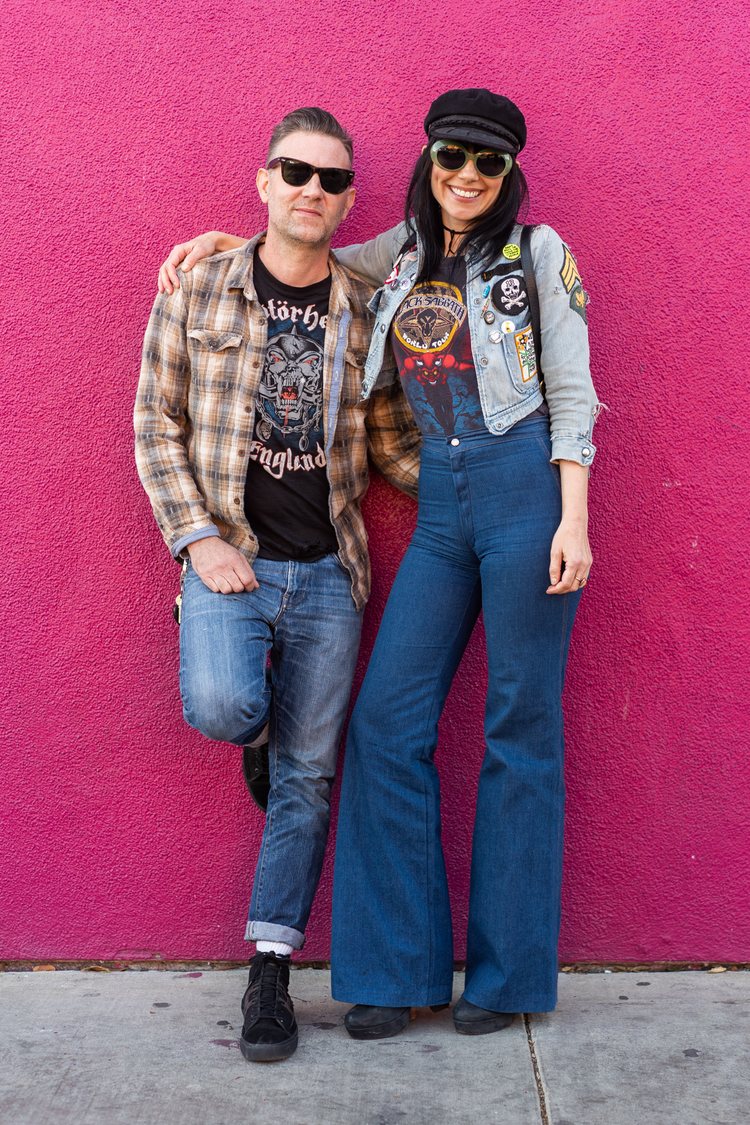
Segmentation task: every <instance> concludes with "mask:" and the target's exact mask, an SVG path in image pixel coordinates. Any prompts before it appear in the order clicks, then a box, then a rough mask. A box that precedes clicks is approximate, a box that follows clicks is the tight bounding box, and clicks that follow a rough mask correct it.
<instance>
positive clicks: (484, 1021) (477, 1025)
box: [453, 996, 515, 1035]
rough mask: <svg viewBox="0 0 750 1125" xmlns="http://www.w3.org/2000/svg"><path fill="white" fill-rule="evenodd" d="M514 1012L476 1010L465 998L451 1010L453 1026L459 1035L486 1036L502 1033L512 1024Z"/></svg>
mask: <svg viewBox="0 0 750 1125" xmlns="http://www.w3.org/2000/svg"><path fill="white" fill-rule="evenodd" d="M514 1015H515V1012H490V1011H488V1010H487V1009H486V1008H478V1007H477V1006H476V1004H472V1003H471V1002H470V1001H469V1000H467V999H466V997H465V996H462V997H461V999H460V1000H459V1001H458V1003H457V1004H456V1006H455V1008H454V1009H453V1025H454V1027H455V1029H456V1031H457V1032H458V1034H459V1035H488V1034H489V1033H490V1032H491V1031H502V1030H503V1028H504V1027H510V1025H511V1024H512V1023H513V1017H514Z"/></svg>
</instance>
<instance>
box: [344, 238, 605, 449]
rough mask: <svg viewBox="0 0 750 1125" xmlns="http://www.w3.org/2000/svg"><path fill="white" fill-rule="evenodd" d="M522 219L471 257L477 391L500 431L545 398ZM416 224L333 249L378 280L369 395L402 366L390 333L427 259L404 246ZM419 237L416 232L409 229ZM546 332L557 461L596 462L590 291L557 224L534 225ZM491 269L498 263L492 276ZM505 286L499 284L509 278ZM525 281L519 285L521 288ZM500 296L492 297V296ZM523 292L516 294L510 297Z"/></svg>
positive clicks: (365, 387)
mask: <svg viewBox="0 0 750 1125" xmlns="http://www.w3.org/2000/svg"><path fill="white" fill-rule="evenodd" d="M521 229H522V228H521V226H518V225H517V226H516V227H514V229H513V232H512V234H511V236H510V238H509V240H508V243H507V244H506V246H505V247H504V249H503V253H502V256H501V257H500V258H499V259H498V260H497V261H496V262H494V263H491V264H489V263H482V264H481V265H480V264H478V263H477V260H476V258H475V257H474V256H472V255H471V254H470V255H469V256H468V258H467V294H466V300H467V306H468V310H467V311H468V318H469V331H470V335H471V346H472V352H473V356H474V365H475V367H476V372H477V383H478V386H479V398H480V401H481V404H482V412H483V414H484V421H485V425H486V426H487V429H488V430H490V432H491V433H494V434H503V433H505V431H506V430H508V429H510V427H511V426H512V425H513V424H514V423H515V422H518V421H520V420H521V419H522V418H525V417H526V415H528V414H530V413H531V412H532V411H533V410H536V408H537V407H538V406H540V405H541V403H542V401H543V396H542V392H541V389H540V386H539V377H538V372H537V363H536V357H535V354H534V341H533V336H532V332H531V312H530V309H529V307H528V299H526V300H524V299H523V298H524V297H525V287H524V277H523V268H522V266H521V256H520V237H521ZM409 239H410V231H409V228H408V227H407V225H406V224H405V223H399V225H398V226H396V227H393V228H392V229H391V230H388V231H385V233H384V234H381V235H378V237H377V238H373V239H371V240H370V241H369V242H364V243H362V244H360V245H357V246H347V247H346V248H345V249H342V250H336V251H335V253H336V256H337V257H338V259H339V260H340V261H341V262H342V263H343V264H344V265H345V266H347V267H348V268H349V269H350V270H352V271H353V272H354V273H356V274H359V276H360V277H363V278H364V279H365V280H366V281H369V282H371V283H372V284H373V285H378V286H380V288H379V289H378V290H377V292H376V293H375V295H374V296H373V298H372V301H371V302H370V308H371V309H372V310H373V312H374V313H375V314H376V319H375V327H374V329H373V334H372V342H371V344H370V350H369V353H368V356H367V361H366V363H365V373H364V379H363V383H362V398H363V399H367V398H369V396H370V394H371V393H372V391H373V390H374V389H375V388H376V387H380V386H385V385H386V384H387V383H389V382H392V381H393V379H394V378H397V377H398V376H397V375H396V373H395V368H394V364H393V360H392V357H391V356H390V347H389V345H388V334H389V330H390V327H391V324H392V322H393V318H394V316H395V314H396V311H397V310H398V308H399V307H400V305H401V304H402V303H403V302H404V301H405V300H406V299H407V298H408V296H409V294H410V293H411V291H412V289H413V288H414V284H415V281H416V278H417V277H418V275H419V270H420V267H421V263H422V245H421V241H420V240H419V237H418V236H417V239H416V246H415V247H414V248H413V249H408V250H407V251H406V252H405V253H400V251H401V250H402V248H403V247H404V245H405V244H407V243H408V242H409ZM411 242H412V245H413V243H414V236H413V235H412V236H411ZM531 255H532V260H533V262H534V274H535V276H536V283H537V289H538V291H539V310H540V321H541V333H542V368H543V372H544V385H545V392H546V394H545V396H544V397H546V400H547V405H548V407H549V412H550V431H551V437H552V460H553V461H560V460H565V461H577V462H578V464H580V465H590V464H591V462H592V461H593V459H594V453H595V452H596V446H595V445H594V444H593V442H592V440H591V437H592V431H593V426H594V421H595V419H596V416H597V414H598V412H599V409H600V403H599V402H598V400H597V397H596V392H595V391H594V386H593V383H592V381H591V372H590V370H589V341H588V327H587V321H586V295H585V293H584V290H583V286H582V283H581V278H580V275H579V273H578V269H577V266H576V263H575V259H574V258H573V256H572V254H571V252H570V250H569V249H568V247H567V246H566V245H565V243H564V242H563V241H562V239H561V238H560V236H559V235H558V234H556V232H555V231H554V230H552V228H551V227H548V226H537V227H535V228H534V230H533V232H532V235H531ZM493 270H497V273H496V274H494V275H493V276H491V277H490V276H489V275H490V274H491V273H492V272H493ZM511 278H515V279H517V282H518V285H516V284H515V282H511V284H510V286H506V287H505V289H506V290H507V294H508V295H507V298H506V296H505V293H504V292H503V293H500V292H498V291H497V290H495V289H494V287H495V286H496V285H499V284H500V283H502V282H505V281H506V280H508V279H511ZM519 289H520V292H519ZM495 295H498V296H501V298H502V303H501V304H498V303H496V302H495V301H493V299H492V298H493V296H495ZM514 296H515V297H517V298H519V297H520V299H517V300H516V301H515V302H514V300H513V297H514Z"/></svg>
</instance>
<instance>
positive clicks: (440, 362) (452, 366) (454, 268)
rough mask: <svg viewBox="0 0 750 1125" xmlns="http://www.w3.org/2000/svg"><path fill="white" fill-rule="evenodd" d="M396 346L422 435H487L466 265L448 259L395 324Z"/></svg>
mask: <svg viewBox="0 0 750 1125" xmlns="http://www.w3.org/2000/svg"><path fill="white" fill-rule="evenodd" d="M391 345H392V347H393V354H394V357H395V359H396V363H397V364H398V370H399V375H400V376H401V382H402V385H403V388H404V393H405V394H406V397H407V399H408V400H409V405H410V406H411V408H412V411H413V412H414V417H415V419H416V422H417V425H418V426H419V428H420V430H421V431H422V433H423V434H437V435H441V436H442V435H445V436H446V437H450V436H452V435H453V434H464V433H469V432H470V431H477V430H480V431H481V430H485V431H486V428H487V427H486V426H485V424H484V417H483V415H482V406H481V403H480V401H479V390H478V388H477V373H476V369H475V367H474V359H473V356H472V353H471V336H470V334H469V321H468V317H467V315H466V263H465V261H464V259H463V257H458V258H444V259H443V261H442V263H441V266H440V268H439V270H438V271H437V272H436V274H435V277H434V279H431V280H430V281H429V282H424V283H422V284H420V285H417V286H415V288H414V289H413V290H412V292H411V293H410V294H409V296H408V297H407V298H406V300H405V301H403V302H402V304H401V305H400V307H399V309H398V312H397V313H396V316H395V317H394V320H393V329H392V331H391Z"/></svg>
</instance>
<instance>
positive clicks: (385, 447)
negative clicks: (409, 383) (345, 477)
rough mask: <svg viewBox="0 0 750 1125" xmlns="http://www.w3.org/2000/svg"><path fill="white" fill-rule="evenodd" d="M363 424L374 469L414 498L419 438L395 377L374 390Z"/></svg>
mask: <svg viewBox="0 0 750 1125" xmlns="http://www.w3.org/2000/svg"><path fill="white" fill-rule="evenodd" d="M365 424H366V426H367V439H368V451H369V454H370V459H371V461H372V463H373V465H374V466H375V468H376V469H377V470H378V472H380V473H382V475H383V476H384V477H385V479H386V480H387V481H390V483H391V484H393V485H395V486H396V488H398V489H400V490H401V491H402V492H405V493H406V494H407V496H411V497H412V498H413V499H416V497H417V490H418V482H419V453H420V449H421V446H422V437H421V434H420V432H419V430H418V428H417V424H416V422H415V421H414V415H413V414H412V412H411V408H410V406H409V404H408V402H407V401H406V396H405V395H404V392H403V388H402V386H401V381H400V380H399V379H398V378H397V379H396V380H395V382H392V383H389V384H388V385H387V386H385V387H383V388H382V389H378V390H376V391H373V393H372V394H371V396H370V398H369V401H368V410H367V417H366V422H365Z"/></svg>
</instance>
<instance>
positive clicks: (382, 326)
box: [380, 324, 385, 332]
mask: <svg viewBox="0 0 750 1125" xmlns="http://www.w3.org/2000/svg"><path fill="white" fill-rule="evenodd" d="M380 331H381V332H385V325H384V324H381V325H380Z"/></svg>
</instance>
